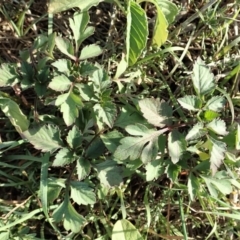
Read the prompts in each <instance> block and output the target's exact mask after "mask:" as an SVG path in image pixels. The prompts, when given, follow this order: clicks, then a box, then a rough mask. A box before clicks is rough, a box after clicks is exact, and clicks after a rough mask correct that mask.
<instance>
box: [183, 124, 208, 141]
mask: <svg viewBox="0 0 240 240" xmlns="http://www.w3.org/2000/svg"><path fill="white" fill-rule="evenodd" d="M206 133H207V131H206V130H205V129H204V126H203V123H201V122H198V123H196V124H195V125H194V126H193V127H192V129H190V130H189V132H188V134H187V136H186V137H185V139H186V140H187V141H188V140H195V139H198V138H200V137H202V136H204V135H205V134H206Z"/></svg>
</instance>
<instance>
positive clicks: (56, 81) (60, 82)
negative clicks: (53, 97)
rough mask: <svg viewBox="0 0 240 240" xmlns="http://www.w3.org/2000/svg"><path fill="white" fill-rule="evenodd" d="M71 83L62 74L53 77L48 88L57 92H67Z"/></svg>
mask: <svg viewBox="0 0 240 240" xmlns="http://www.w3.org/2000/svg"><path fill="white" fill-rule="evenodd" d="M71 84H72V82H71V81H70V80H69V79H68V78H67V77H66V76H65V75H63V74H61V75H58V76H55V77H54V78H53V79H52V80H51V82H50V83H49V85H48V86H49V87H50V88H51V89H53V90H55V91H57V92H65V91H67V90H69V88H70V86H71Z"/></svg>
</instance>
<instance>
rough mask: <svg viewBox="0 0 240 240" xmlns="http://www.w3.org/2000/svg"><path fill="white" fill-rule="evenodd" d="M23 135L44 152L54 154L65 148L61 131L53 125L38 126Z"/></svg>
mask: <svg viewBox="0 0 240 240" xmlns="http://www.w3.org/2000/svg"><path fill="white" fill-rule="evenodd" d="M22 135H23V137H25V138H26V139H27V140H28V141H29V142H30V143H31V144H32V145H33V146H34V147H35V148H36V149H39V150H41V151H42V152H54V151H56V150H57V149H59V148H62V146H63V142H62V140H61V138H60V131H59V129H58V127H56V126H53V125H43V126H36V127H34V128H31V129H29V130H27V131H25V132H23V133H22Z"/></svg>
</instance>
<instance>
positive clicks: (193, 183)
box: [187, 173, 199, 201]
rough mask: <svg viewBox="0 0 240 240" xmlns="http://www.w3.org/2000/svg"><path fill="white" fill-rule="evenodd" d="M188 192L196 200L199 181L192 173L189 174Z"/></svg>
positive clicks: (192, 199)
mask: <svg viewBox="0 0 240 240" xmlns="http://www.w3.org/2000/svg"><path fill="white" fill-rule="evenodd" d="M187 186H188V194H189V196H190V199H191V201H194V198H195V196H196V194H197V191H198V190H199V181H198V179H197V178H196V177H195V176H194V175H193V174H192V173H190V174H189V176H188V184H187Z"/></svg>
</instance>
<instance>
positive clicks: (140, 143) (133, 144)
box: [114, 124, 168, 164]
mask: <svg viewBox="0 0 240 240" xmlns="http://www.w3.org/2000/svg"><path fill="white" fill-rule="evenodd" d="M126 131H127V132H128V133H130V134H132V135H135V136H141V137H125V138H123V139H122V140H121V141H120V143H121V145H120V146H118V148H117V150H116V151H115V153H114V157H115V158H116V159H118V160H120V161H122V160H125V159H127V158H129V159H130V160H135V159H138V158H141V160H142V162H143V163H145V164H146V163H148V162H151V161H153V160H155V159H156V157H157V154H158V136H159V135H161V134H163V133H164V132H166V131H168V129H167V128H165V129H161V130H158V131H156V130H155V129H148V128H147V127H146V126H144V125H141V124H136V125H129V126H127V127H126Z"/></svg>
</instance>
